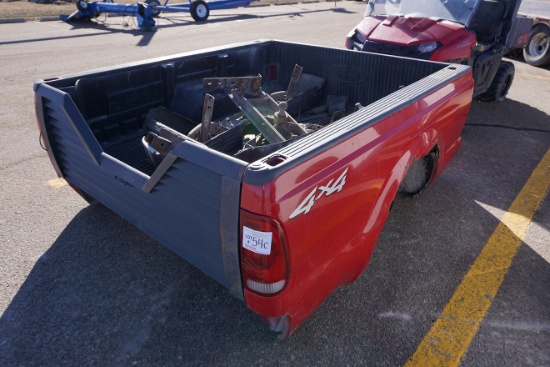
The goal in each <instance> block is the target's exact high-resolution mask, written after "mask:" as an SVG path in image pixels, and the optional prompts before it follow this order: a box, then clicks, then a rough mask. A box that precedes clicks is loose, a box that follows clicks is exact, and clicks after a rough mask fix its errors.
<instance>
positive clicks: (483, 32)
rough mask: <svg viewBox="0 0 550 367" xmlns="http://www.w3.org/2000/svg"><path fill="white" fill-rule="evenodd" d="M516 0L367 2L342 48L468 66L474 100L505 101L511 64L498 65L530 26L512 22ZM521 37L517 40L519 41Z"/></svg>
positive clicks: (527, 31)
mask: <svg viewBox="0 0 550 367" xmlns="http://www.w3.org/2000/svg"><path fill="white" fill-rule="evenodd" d="M520 3H521V0H466V1H464V0H369V1H368V4H367V10H366V12H365V18H364V19H363V20H362V21H361V23H359V25H357V26H356V27H355V28H354V29H353V30H352V31H351V32H350V33H349V34H348V36H347V40H346V47H347V48H348V49H355V50H359V51H366V52H375V53H383V54H390V55H397V56H406V57H413V58H418V59H425V60H432V61H443V62H452V63H458V64H464V65H469V66H471V67H472V69H473V77H474V80H475V90H474V95H475V96H477V98H478V99H480V100H484V101H502V100H504V99H505V97H506V94H507V93H508V90H509V89H510V86H511V85H512V81H513V79H514V72H515V69H514V65H513V64H512V63H511V62H508V61H502V57H503V55H504V54H505V52H506V51H507V50H508V48H509V47H512V46H516V47H517V46H518V43H519V41H518V40H519V39H523V40H526V39H527V38H528V33H529V30H530V25H529V24H527V23H526V22H522V21H516V15H517V11H518V8H519V6H520ZM522 36H523V37H522ZM526 36H527V37H526Z"/></svg>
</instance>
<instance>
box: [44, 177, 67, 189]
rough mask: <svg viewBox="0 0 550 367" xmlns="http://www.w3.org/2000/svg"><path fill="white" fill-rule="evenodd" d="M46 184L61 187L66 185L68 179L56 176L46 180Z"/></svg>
mask: <svg viewBox="0 0 550 367" xmlns="http://www.w3.org/2000/svg"><path fill="white" fill-rule="evenodd" d="M46 184H47V185H48V186H49V187H51V188H54V189H59V188H60V187H63V186H66V185H67V181H65V180H64V179H62V178H54V179H53V180H49V181H48V182H46Z"/></svg>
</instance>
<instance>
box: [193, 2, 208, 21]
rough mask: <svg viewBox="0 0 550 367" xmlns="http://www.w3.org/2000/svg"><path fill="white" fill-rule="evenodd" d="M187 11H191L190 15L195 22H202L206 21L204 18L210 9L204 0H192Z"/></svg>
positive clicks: (206, 17)
mask: <svg viewBox="0 0 550 367" xmlns="http://www.w3.org/2000/svg"><path fill="white" fill-rule="evenodd" d="M189 12H190V13H191V17H193V19H194V20H195V22H204V21H206V19H208V16H209V15H210V9H209V8H208V4H207V3H206V2H205V1H204V0H197V1H193V3H192V4H191V7H190V9H189Z"/></svg>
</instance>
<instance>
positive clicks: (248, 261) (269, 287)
mask: <svg viewBox="0 0 550 367" xmlns="http://www.w3.org/2000/svg"><path fill="white" fill-rule="evenodd" d="M240 253H241V270H242V279H243V283H244V286H245V288H246V289H248V290H250V291H252V292H254V293H258V294H260V295H274V294H277V293H279V292H280V291H282V290H283V289H284V287H285V286H286V284H287V283H288V279H289V273H290V269H289V258H288V250H287V245H286V239H285V235H284V232H283V229H282V227H281V225H280V224H279V222H277V221H276V220H274V219H272V218H269V217H265V216H261V215H256V214H252V213H249V212H247V211H244V210H241V246H240Z"/></svg>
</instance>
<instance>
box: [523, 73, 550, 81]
mask: <svg viewBox="0 0 550 367" xmlns="http://www.w3.org/2000/svg"><path fill="white" fill-rule="evenodd" d="M516 76H522V77H525V78H533V79H541V80H550V78H549V77H547V76H540V75H533V74H522V73H517V74H516Z"/></svg>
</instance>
